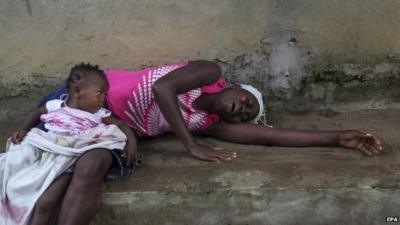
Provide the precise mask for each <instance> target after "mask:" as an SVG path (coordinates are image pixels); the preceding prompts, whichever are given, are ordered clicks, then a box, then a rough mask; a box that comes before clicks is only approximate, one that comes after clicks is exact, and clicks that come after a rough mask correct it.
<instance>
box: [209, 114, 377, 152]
mask: <svg viewBox="0 0 400 225" xmlns="http://www.w3.org/2000/svg"><path fill="white" fill-rule="evenodd" d="M202 134H205V135H208V136H212V137H215V138H218V139H222V140H226V141H231V142H236V143H241V144H258V145H275V146H294V147H306V146H342V147H346V148H352V149H357V150H359V151H361V152H363V153H364V154H365V155H368V156H370V155H373V154H377V153H379V152H381V151H382V145H381V143H380V141H379V140H378V139H377V138H376V137H375V136H373V135H372V134H370V133H367V132H364V131H360V130H341V131H306V130H294V129H277V128H269V127H266V126H263V125H257V124H251V123H239V124H229V123H224V122H220V123H218V124H215V125H213V126H211V127H210V128H208V129H206V130H205V131H204V132H203V133H202Z"/></svg>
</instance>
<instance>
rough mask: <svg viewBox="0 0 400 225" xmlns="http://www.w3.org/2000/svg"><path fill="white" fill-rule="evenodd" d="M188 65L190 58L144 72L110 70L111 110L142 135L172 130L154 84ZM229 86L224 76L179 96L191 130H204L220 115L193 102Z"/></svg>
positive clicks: (108, 73) (180, 105)
mask: <svg viewBox="0 0 400 225" xmlns="http://www.w3.org/2000/svg"><path fill="white" fill-rule="evenodd" d="M188 64H189V61H183V62H181V63H178V64H171V65H164V66H161V67H152V68H146V69H143V70H140V71H123V70H108V71H106V76H107V79H108V82H109V84H110V89H109V91H108V95H107V103H108V106H109V108H110V110H111V111H112V112H113V113H114V114H115V115H117V116H118V117H119V118H121V119H122V120H124V121H125V122H127V123H128V125H129V126H131V127H132V128H133V129H134V130H135V132H136V133H137V134H138V135H140V136H156V135H158V134H162V133H165V132H168V131H172V128H171V127H170V125H169V124H168V122H167V121H166V120H165V118H164V116H163V115H162V113H161V111H160V109H159V108H158V106H157V104H156V101H155V98H154V95H153V92H152V86H153V84H154V82H155V81H157V80H158V79H159V78H161V77H162V76H164V75H166V74H168V73H169V72H171V71H173V70H176V69H178V68H182V67H184V66H186V65H188ZM225 87H226V81H225V80H224V79H222V78H221V79H219V80H218V81H216V82H215V83H214V84H211V85H208V86H204V87H201V88H197V89H194V90H191V91H189V92H187V93H184V94H180V95H179V96H178V100H179V107H180V110H181V113H182V116H183V119H184V121H185V124H186V126H187V127H188V128H189V130H191V131H195V132H196V131H201V130H204V129H206V128H207V127H209V126H211V125H212V124H214V123H216V122H218V121H219V116H218V115H216V114H210V113H208V112H206V111H203V110H196V109H194V108H193V107H192V103H193V102H194V100H196V99H197V98H198V97H199V96H200V95H201V94H203V93H217V92H219V91H221V90H222V89H223V88H225Z"/></svg>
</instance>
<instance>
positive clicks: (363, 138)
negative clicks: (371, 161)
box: [355, 130, 382, 156]
mask: <svg viewBox="0 0 400 225" xmlns="http://www.w3.org/2000/svg"><path fill="white" fill-rule="evenodd" d="M355 136H356V137H355V138H356V139H358V140H357V143H356V146H355V148H356V149H359V150H361V151H362V152H363V153H364V154H366V155H368V156H371V155H373V154H379V153H380V152H382V145H381V142H380V141H379V139H378V138H377V137H375V136H374V135H372V134H371V133H369V132H367V131H363V130H359V131H358V133H357V134H356V135H355Z"/></svg>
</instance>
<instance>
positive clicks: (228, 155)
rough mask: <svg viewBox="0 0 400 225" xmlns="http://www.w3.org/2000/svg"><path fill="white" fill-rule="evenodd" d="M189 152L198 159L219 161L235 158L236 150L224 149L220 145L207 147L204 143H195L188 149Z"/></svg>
mask: <svg viewBox="0 0 400 225" xmlns="http://www.w3.org/2000/svg"><path fill="white" fill-rule="evenodd" d="M189 153H190V154H191V155H192V156H193V157H195V158H197V159H200V160H205V161H211V162H220V161H221V160H222V161H229V160H232V159H233V158H236V152H231V151H227V150H224V149H223V148H220V147H209V146H206V145H200V144H196V145H194V146H193V147H191V148H190V149H189Z"/></svg>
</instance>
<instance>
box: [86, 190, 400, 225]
mask: <svg viewBox="0 0 400 225" xmlns="http://www.w3.org/2000/svg"><path fill="white" fill-rule="evenodd" d="M399 194H400V191H399V190H392V189H372V188H342V189H327V188H319V189H268V188H248V189H241V190H239V189H236V190H235V189H225V190H224V189H220V190H215V191H211V192H190V193H179V192H169V193H163V192H161V193H160V192H125V193H124V192H120V193H105V194H104V195H103V208H102V210H101V211H100V213H99V215H98V216H97V218H96V220H95V221H93V223H92V224H98V225H114V224H115V225H117V224H146V225H147V224H165V225H173V224H174V225H175V224H208V225H222V224H232V225H233V224H251V225H267V224H268V225H273V224H285V225H296V224H347V225H359V224H385V222H386V216H393V215H399V210H398V209H399V202H400V197H399V196H400V195H399Z"/></svg>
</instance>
